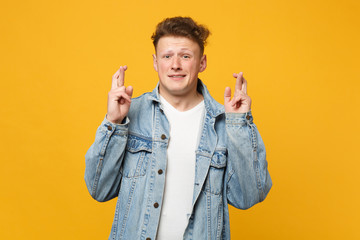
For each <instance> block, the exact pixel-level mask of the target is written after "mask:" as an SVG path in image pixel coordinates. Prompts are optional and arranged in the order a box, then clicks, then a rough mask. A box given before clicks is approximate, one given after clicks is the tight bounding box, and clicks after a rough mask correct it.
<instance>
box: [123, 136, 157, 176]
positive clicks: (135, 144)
mask: <svg viewBox="0 0 360 240" xmlns="http://www.w3.org/2000/svg"><path fill="white" fill-rule="evenodd" d="M151 153H152V141H151V140H149V139H148V138H145V137H141V136H136V135H131V134H129V135H128V140H127V144H126V151H125V158H124V162H123V166H122V168H121V172H122V175H123V176H124V177H127V178H133V177H141V176H144V175H145V174H146V170H147V167H148V163H149V159H150V157H151Z"/></svg>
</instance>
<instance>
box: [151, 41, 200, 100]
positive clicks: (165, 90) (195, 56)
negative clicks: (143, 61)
mask: <svg viewBox="0 0 360 240" xmlns="http://www.w3.org/2000/svg"><path fill="white" fill-rule="evenodd" d="M153 57H154V68H155V70H156V71H157V72H158V75H159V80H160V84H159V91H160V94H161V95H162V96H164V97H166V96H169V97H170V96H177V97H185V98H186V97H192V94H196V88H197V79H198V73H199V72H202V71H204V70H205V68H206V56H205V55H203V56H200V46H199V45H198V44H197V43H196V42H194V41H192V40H191V39H189V38H186V37H174V36H165V37H162V38H160V39H159V41H158V44H157V49H156V55H153Z"/></svg>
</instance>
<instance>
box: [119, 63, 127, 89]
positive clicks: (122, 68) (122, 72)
mask: <svg viewBox="0 0 360 240" xmlns="http://www.w3.org/2000/svg"><path fill="white" fill-rule="evenodd" d="M126 69H127V66H126V65H125V66H120V69H119V70H120V74H119V78H118V81H117V84H118V87H122V86H124V79H125V71H126Z"/></svg>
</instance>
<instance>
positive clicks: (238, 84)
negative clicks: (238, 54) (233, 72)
mask: <svg viewBox="0 0 360 240" xmlns="http://www.w3.org/2000/svg"><path fill="white" fill-rule="evenodd" d="M242 84H243V73H242V72H240V73H239V74H238V75H237V78H236V83H235V90H236V89H239V90H241V86H242Z"/></svg>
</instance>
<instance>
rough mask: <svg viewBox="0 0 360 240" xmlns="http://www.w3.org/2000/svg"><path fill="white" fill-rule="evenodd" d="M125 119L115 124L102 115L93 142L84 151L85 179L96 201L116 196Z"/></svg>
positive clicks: (125, 135)
mask: <svg viewBox="0 0 360 240" xmlns="http://www.w3.org/2000/svg"><path fill="white" fill-rule="evenodd" d="M127 125H128V120H127V121H126V123H125V124H122V125H119V124H114V123H111V122H109V121H108V120H107V119H106V118H105V119H104V121H103V122H102V123H101V125H100V126H99V128H98V129H97V132H96V137H95V142H94V143H93V144H92V145H91V147H90V148H89V150H88V152H87V153H86V156H85V160H86V169H85V182H86V185H87V187H88V190H89V193H90V194H91V196H92V197H93V198H94V199H96V200H97V201H101V202H103V201H107V200H110V199H112V198H114V197H116V196H117V194H118V189H119V186H120V180H121V173H120V166H121V164H122V160H123V157H124V153H125V147H126V142H127V134H128V126H127Z"/></svg>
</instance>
